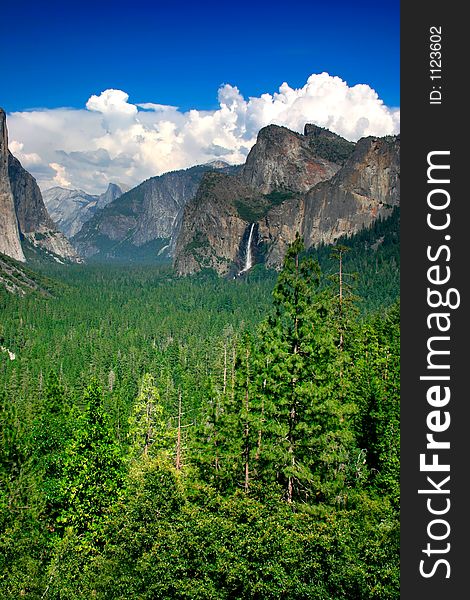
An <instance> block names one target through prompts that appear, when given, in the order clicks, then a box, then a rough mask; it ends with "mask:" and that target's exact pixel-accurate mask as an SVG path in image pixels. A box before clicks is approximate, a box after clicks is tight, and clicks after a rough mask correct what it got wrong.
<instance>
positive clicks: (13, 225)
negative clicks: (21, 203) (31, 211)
mask: <svg viewBox="0 0 470 600" xmlns="http://www.w3.org/2000/svg"><path fill="white" fill-rule="evenodd" d="M0 252H1V253H2V254H5V255H7V256H10V257H11V258H14V259H16V260H19V261H21V262H24V261H25V257H24V254H23V249H22V247H21V241H20V232H19V229H18V221H17V218H16V213H15V205H14V201H13V194H12V191H11V186H10V179H9V177H8V132H7V125H6V115H5V112H4V110H3V109H1V108H0Z"/></svg>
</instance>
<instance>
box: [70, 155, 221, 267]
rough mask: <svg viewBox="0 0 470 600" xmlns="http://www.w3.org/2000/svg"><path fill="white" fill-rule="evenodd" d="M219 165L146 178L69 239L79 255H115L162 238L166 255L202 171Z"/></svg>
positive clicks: (214, 168) (111, 203)
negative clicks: (121, 249)
mask: <svg viewBox="0 0 470 600" xmlns="http://www.w3.org/2000/svg"><path fill="white" fill-rule="evenodd" d="M223 164H224V165H225V163H223ZM225 167H227V165H225ZM220 168H221V167H220V165H211V164H209V165H201V166H197V167H192V168H190V169H185V170H181V171H173V172H170V173H165V174H164V175H160V176H158V177H152V178H150V179H147V180H146V181H144V182H143V183H141V184H140V185H138V186H137V187H135V188H133V189H131V190H129V191H128V192H126V193H125V194H123V195H122V196H120V197H119V198H117V199H115V200H113V201H112V202H110V203H109V204H108V205H107V206H106V207H105V208H104V209H103V210H100V211H97V212H96V214H95V215H94V216H93V217H92V218H91V219H90V220H89V221H88V222H87V223H85V224H84V225H83V227H82V229H81V231H80V232H79V233H78V234H77V235H76V236H75V237H74V238H73V240H72V241H73V243H74V245H75V247H76V248H77V249H78V250H79V252H80V253H81V254H82V255H83V256H86V257H91V256H95V255H99V256H100V257H102V258H107V257H111V254H112V257H117V256H119V252H120V247H121V246H122V247H123V248H129V247H131V248H132V247H133V248H141V247H143V246H145V245H146V244H149V243H151V242H154V241H155V240H165V250H166V255H171V254H172V252H173V250H174V245H175V243H176V238H177V236H178V233H179V229H180V225H181V218H182V216H183V210H184V206H185V205H186V203H187V202H188V201H189V200H191V199H192V198H194V196H195V195H196V192H197V189H198V187H199V183H200V182H201V179H202V177H203V175H204V173H205V172H207V171H213V170H217V169H220Z"/></svg>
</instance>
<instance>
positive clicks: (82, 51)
mask: <svg viewBox="0 0 470 600" xmlns="http://www.w3.org/2000/svg"><path fill="white" fill-rule="evenodd" d="M2 21H3V25H2V35H1V36H0V45H1V46H2V47H1V48H0V50H1V52H2V55H3V56H5V54H4V53H5V52H7V53H8V54H7V56H8V58H7V60H6V61H5V62H4V63H3V66H2V76H1V79H2V86H1V88H0V105H1V106H3V107H4V108H5V109H6V110H7V112H12V111H19V110H25V109H31V108H39V107H47V108H56V107H60V106H69V107H75V108H82V107H83V106H84V105H85V103H86V101H87V100H88V98H89V97H90V95H92V94H99V93H100V92H101V91H103V90H105V89H107V88H117V89H121V90H125V91H126V92H127V93H128V94H129V96H130V101H132V102H135V103H138V102H150V101H151V102H158V103H162V104H171V105H176V106H178V107H180V108H181V109H182V110H183V111H185V110H187V109H189V108H197V109H214V108H216V107H217V106H218V102H217V89H218V88H219V86H220V85H221V84H224V83H229V84H231V85H234V86H237V87H238V88H239V90H240V92H241V93H242V94H243V96H244V97H246V98H248V97H249V96H259V95H261V94H262V93H265V92H269V93H273V92H275V91H276V90H277V89H278V88H279V85H280V84H281V83H282V82H283V81H287V82H288V83H289V85H290V86H292V87H300V86H302V85H304V83H305V81H306V78H307V77H308V76H309V75H310V74H312V73H321V72H322V71H326V72H328V73H329V74H330V75H338V76H340V77H341V78H342V79H343V80H345V81H346V82H347V83H348V84H349V85H350V86H352V85H355V84H356V83H367V84H368V85H370V86H371V87H372V88H374V89H375V90H376V91H377V92H378V94H379V97H380V98H382V100H383V101H384V102H385V104H386V105H388V106H399V2H398V1H391V2H387V1H385V2H384V1H382V2H381V1H377V0H376V1H375V2H362V1H356V2H343V1H336V2H326V1H325V0H322V1H321V2H317V1H315V0H312V1H310V2H297V1H295V0H294V1H286V2H282V3H281V2H274V1H273V2H264V1H257V0H252V1H251V2H245V1H243V2H238V3H230V2H226V1H224V0H219V1H218V2H212V1H209V2H201V1H199V2H193V3H191V4H187V3H184V4H183V3H170V2H160V1H152V0H147V1H145V2H141V1H136V0H134V1H133V2H132V1H127V2H120V1H115V2H112V3H111V2H99V1H95V2H89V3H85V2H76V1H74V0H72V1H68V2H66V1H65V0H62V2H53V1H50V2H47V1H46V2H35V3H29V2H26V1H25V2H8V3H5V4H4V5H3V6H2Z"/></svg>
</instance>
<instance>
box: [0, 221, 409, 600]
mask: <svg viewBox="0 0 470 600" xmlns="http://www.w3.org/2000/svg"><path fill="white" fill-rule="evenodd" d="M398 225H399V213H398V210H396V211H395V212H394V214H393V215H392V217H391V218H389V219H387V220H386V221H382V220H378V221H376V222H375V224H374V225H373V226H372V227H371V228H369V229H367V230H364V231H362V232H361V233H360V234H358V235H356V236H354V237H353V238H351V239H349V240H348V239H345V240H340V243H339V244H338V245H336V246H335V247H326V246H325V247H320V248H317V249H316V250H312V251H309V252H305V250H304V248H303V243H302V240H301V239H297V240H296V241H295V242H294V243H293V244H292V246H291V247H290V249H289V251H288V253H287V255H286V258H285V260H284V266H283V268H282V271H281V272H280V273H275V272H269V271H267V270H265V269H264V268H263V267H261V266H255V267H254V268H253V269H252V270H251V271H250V272H249V273H247V274H246V275H244V276H242V277H239V278H236V279H233V280H227V279H222V278H219V277H217V276H216V275H215V274H214V273H212V272H210V271H207V272H203V273H201V274H199V275H198V276H193V277H186V278H177V277H175V276H174V274H173V272H172V270H171V268H170V267H169V266H161V265H160V266H158V265H154V266H152V265H145V266H132V267H126V266H119V265H116V266H113V267H105V266H100V265H92V266H90V265H73V266H72V265H69V266H62V265H49V266H45V265H43V266H42V267H40V268H41V272H42V275H41V276H42V278H43V280H44V281H47V282H48V286H47V290H48V291H47V293H38V292H33V293H30V294H28V295H26V296H15V295H12V294H9V293H7V292H6V291H3V290H2V291H0V311H1V322H0V346H2V348H5V349H8V350H10V352H12V353H14V360H10V358H9V355H8V354H7V353H6V352H1V353H0V418H1V423H0V426H1V438H0V531H1V537H0V564H1V570H0V572H1V575H0V596H1V597H2V598H15V599H16V598H22V597H24V598H31V599H38V600H39V599H56V600H66V599H67V600H68V599H75V598H77V599H78V598H84V599H90V598H101V599H122V600H125V599H126V600H127V599H139V600H157V599H171V598H175V599H183V598H184V599H193V600H203V599H204V600H206V599H207V600H208V599H214V600H215V599H217V600H218V599H238V598H239V599H245V598H246V599H259V600H269V599H273V600H274V599H306V598H311V599H314V600H330V599H334V600H354V599H376V600H386V599H392V598H393V599H397V598H398V597H399V558H398V556H399V519H398V509H399V343H400V342H399V306H398V303H397V298H398V286H399V239H398ZM36 268H39V266H38V265H36Z"/></svg>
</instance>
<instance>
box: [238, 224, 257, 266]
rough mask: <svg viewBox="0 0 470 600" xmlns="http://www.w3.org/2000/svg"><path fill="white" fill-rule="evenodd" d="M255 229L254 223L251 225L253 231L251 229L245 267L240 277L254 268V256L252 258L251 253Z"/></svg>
mask: <svg viewBox="0 0 470 600" xmlns="http://www.w3.org/2000/svg"><path fill="white" fill-rule="evenodd" d="M254 228H255V224H254V223H252V224H251V229H250V235H249V236H248V245H247V247H246V256H245V266H244V267H243V269H242V270H241V271H240V273H238V274H239V275H241V274H242V273H246V272H247V271H249V270H250V269H251V267H252V266H253V256H252V253H251V240H252V239H253V230H254Z"/></svg>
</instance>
